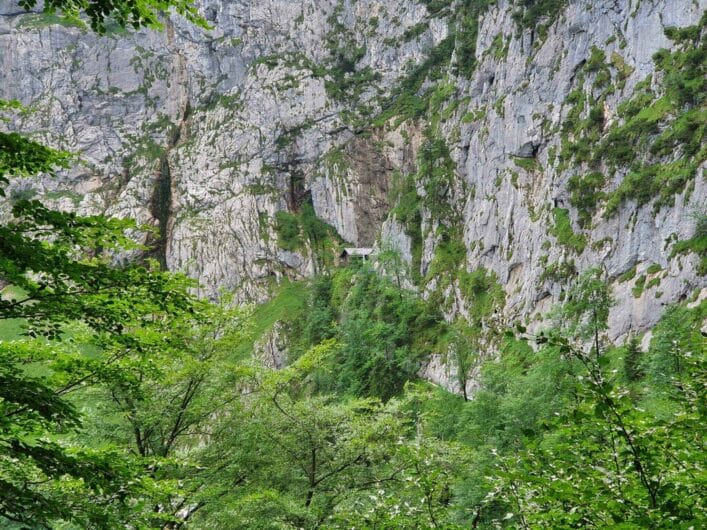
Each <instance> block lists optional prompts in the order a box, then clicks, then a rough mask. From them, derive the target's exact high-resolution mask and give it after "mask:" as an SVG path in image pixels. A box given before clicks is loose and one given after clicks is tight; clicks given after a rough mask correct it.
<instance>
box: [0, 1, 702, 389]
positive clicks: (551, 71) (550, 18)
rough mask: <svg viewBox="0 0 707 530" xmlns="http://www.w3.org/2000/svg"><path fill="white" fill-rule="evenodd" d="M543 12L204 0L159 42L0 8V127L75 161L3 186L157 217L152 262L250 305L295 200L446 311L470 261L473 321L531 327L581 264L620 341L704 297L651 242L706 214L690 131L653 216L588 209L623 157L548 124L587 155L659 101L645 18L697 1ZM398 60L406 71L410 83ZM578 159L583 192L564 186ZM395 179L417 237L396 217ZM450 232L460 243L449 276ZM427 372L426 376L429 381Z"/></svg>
mask: <svg viewBox="0 0 707 530" xmlns="http://www.w3.org/2000/svg"><path fill="white" fill-rule="evenodd" d="M546 3H548V4H552V6H551V7H552V9H551V10H548V11H547V12H546V13H541V14H540V16H538V17H536V18H535V19H533V20H530V22H528V20H525V19H526V18H527V16H526V17H525V18H524V16H523V11H522V10H521V9H520V8H519V7H518V6H516V5H514V3H513V2H509V1H508V0H500V1H498V2H495V3H494V2H477V3H476V4H475V3H474V2H468V1H464V2H436V3H430V2H416V1H413V0H388V1H374V0H359V1H353V0H348V1H336V0H327V1H323V2H322V1H314V0H309V1H303V2H291V1H286V0H265V1H258V2H248V1H239V2H225V1H217V0H210V1H205V2H203V3H202V5H201V7H202V12H203V13H204V14H205V16H206V18H207V19H208V20H209V21H211V23H212V24H213V26H214V30H213V31H211V32H203V31H201V30H199V29H196V28H193V27H191V26H189V25H187V24H186V23H184V22H183V21H181V20H177V19H174V20H169V21H166V22H165V30H164V31H163V32H161V33H155V32H149V31H140V32H137V33H134V34H125V33H122V32H115V33H112V34H109V35H107V36H104V37H97V36H95V35H93V34H91V33H87V32H84V31H83V30H81V29H80V28H75V27H65V26H60V25H52V24H49V22H50V20H48V19H47V17H45V16H44V15H41V14H29V15H27V14H23V13H21V10H19V9H17V7H16V5H15V3H14V2H9V1H3V2H0V68H1V69H2V72H3V73H4V75H3V76H2V78H1V79H0V97H3V98H8V99H9V98H17V99H19V100H20V101H21V102H22V103H24V104H25V105H27V106H28V107H29V109H30V112H29V113H27V114H26V115H23V116H21V117H20V118H18V120H17V122H16V123H14V124H11V125H10V126H12V127H16V128H19V129H21V130H23V131H30V132H32V133H33V134H35V135H36V136H37V137H39V138H41V139H42V140H44V141H46V142H48V143H50V144H52V145H55V146H57V147H61V148H64V149H68V150H71V151H74V152H78V153H80V156H81V162H80V163H77V164H76V165H75V167H74V168H72V169H71V170H70V171H67V172H64V173H62V174H60V178H59V179H34V180H24V181H21V182H16V183H15V191H14V193H15V194H17V195H18V196H19V195H23V196H27V195H28V194H30V195H31V194H33V193H38V194H42V195H44V196H45V197H46V198H48V199H49V200H51V201H53V202H54V204H55V205H57V206H59V207H63V208H74V209H78V210H80V211H84V212H96V211H98V212H105V213H108V214H116V215H121V216H132V217H135V218H137V219H138V220H140V221H141V222H145V223H148V224H155V225H160V227H161V230H162V236H161V239H160V240H159V241H152V243H154V244H156V251H155V252H156V254H157V257H158V258H159V259H161V260H163V261H164V262H165V264H166V265H167V266H168V267H170V268H173V269H182V270H185V271H186V272H188V273H189V274H191V275H193V276H195V277H197V278H198V279H199V280H200V281H201V282H202V284H203V285H204V294H207V295H213V294H215V293H216V292H217V290H218V289H219V288H221V287H225V288H228V289H235V290H236V291H237V292H238V293H239V297H240V299H241V300H249V299H263V298H264V297H266V296H267V294H268V286H269V285H270V284H271V280H272V278H279V277H281V276H290V277H301V276H307V275H311V274H313V273H315V272H316V271H317V270H319V269H320V268H321V267H322V263H321V262H320V260H318V257H317V248H315V245H313V244H311V242H308V241H307V240H306V238H303V239H304V240H303V241H302V242H301V244H297V245H295V244H289V243H288V244H283V240H282V237H283V236H282V233H281V232H280V231H279V230H278V226H279V225H278V222H280V223H283V222H284V221H283V220H282V218H281V217H280V218H279V217H278V212H290V213H292V215H293V216H297V215H300V213H301V212H303V211H304V210H305V209H306V208H307V205H311V207H312V208H313V209H314V211H315V212H316V214H317V216H318V217H319V218H320V219H322V220H324V221H326V222H327V223H329V224H330V225H332V226H333V227H334V228H335V229H336V230H337V231H338V234H339V236H341V238H342V239H343V240H345V241H348V242H350V243H351V244H356V245H361V246H364V245H369V244H371V243H373V241H378V244H381V245H386V246H392V247H394V248H397V249H399V250H400V252H401V255H402V256H403V257H404V258H405V260H406V261H407V262H408V263H409V265H410V269H411V270H410V271H409V272H410V277H411V278H412V279H415V281H416V282H417V284H418V285H419V287H420V289H421V290H422V291H423V292H424V293H425V295H426V296H438V297H439V298H440V300H441V303H442V305H443V307H444V308H445V311H446V312H447V314H448V315H449V317H450V318H453V317H454V316H455V315H459V314H461V315H466V316H470V313H473V311H474V308H473V303H474V301H473V300H474V297H473V296H469V292H470V291H469V289H468V288H467V286H465V283H464V281H463V278H461V276H462V275H463V274H471V273H473V272H474V271H478V270H480V269H481V270H484V271H486V273H488V274H489V275H492V276H493V278H494V279H495V281H496V282H497V283H498V284H500V285H501V286H502V287H503V290H504V292H505V303H504V304H502V306H500V307H498V308H497V310H496V311H495V312H494V314H493V319H495V320H496V321H501V323H511V322H513V321H516V320H524V321H525V322H526V323H528V324H531V325H537V324H538V323H539V321H538V318H539V315H541V314H542V313H544V312H545V311H546V310H547V309H549V308H550V306H551V305H552V304H554V303H555V302H557V301H558V300H561V299H562V297H563V293H564V291H565V289H566V288H567V285H569V283H571V281H572V279H573V278H574V276H575V275H576V274H577V273H579V272H581V271H582V270H584V269H586V268H588V267H590V266H593V265H597V264H601V266H602V267H604V268H605V270H606V274H607V277H608V278H610V279H611V280H612V281H613V287H614V292H615V294H616V298H617V304H616V306H615V307H614V309H613V310H612V315H611V319H610V320H611V329H610V336H611V338H614V339H616V338H619V339H620V338H622V337H625V336H626V335H627V334H628V333H632V332H641V331H643V330H645V329H647V328H648V327H649V326H650V325H652V324H653V323H655V322H656V320H657V319H658V317H659V316H660V313H661V311H662V307H663V305H665V304H668V303H672V302H675V301H678V300H681V299H684V298H685V297H688V296H692V295H694V293H695V292H696V290H698V291H699V289H702V293H703V294H702V296H703V295H704V286H705V282H704V271H701V270H699V268H700V256H698V255H697V254H695V253H694V252H685V253H680V254H677V255H676V254H675V252H673V248H674V244H675V242H676V241H685V240H689V239H690V238H691V237H692V235H693V234H694V232H695V230H696V224H697V219H698V218H699V216H700V215H702V216H704V213H705V210H704V204H705V200H706V199H707V189H706V187H707V184H706V182H705V178H704V167H705V164H704V143H702V144H701V145H700V146H698V149H701V151H700V152H699V153H697V154H696V155H694V156H693V157H692V158H691V159H690V160H691V163H693V164H694V165H695V166H696V169H695V168H693V169H694V171H693V172H692V174H691V176H689V177H688V178H686V179H685V182H684V183H683V185H682V186H677V187H676V189H675V190H674V191H673V192H671V193H669V194H668V198H667V199H666V200H665V201H663V204H662V205H659V206H655V200H654V197H653V196H651V197H649V198H648V200H642V199H640V198H639V199H637V198H635V197H633V196H631V194H630V193H623V192H622V193H623V195H621V194H619V198H620V200H618V202H617V201H614V202H615V203H617V204H614V206H613V211H612V212H610V214H607V208H608V206H609V204H610V202H611V201H610V197H611V195H612V193H613V194H614V196H617V193H614V192H615V190H617V189H619V190H622V189H623V188H621V185H622V184H621V183H622V182H623V181H624V179H626V178H628V177H627V175H629V174H630V173H631V169H630V167H629V166H630V164H628V163H619V164H616V163H612V162H607V161H606V160H604V159H603V158H602V156H601V153H599V154H596V153H592V156H591V157H590V158H592V157H593V158H592V160H591V161H588V158H587V156H584V159H581V158H580V155H581V153H582V152H581V150H580V149H579V147H582V146H579V144H580V141H583V140H582V139H583V138H585V137H587V136H589V133H587V134H585V133H584V132H582V131H581V130H579V129H578V128H577V127H575V128H574V129H572V127H571V125H572V123H581V124H584V125H583V126H586V129H587V131H589V132H590V133H591V134H592V135H594V136H591V138H590V139H589V140H587V143H588V144H589V148H590V149H594V150H595V151H596V150H599V151H601V150H602V149H606V145H605V144H603V143H602V142H605V140H606V137H607V136H608V135H609V134H611V132H612V131H613V130H615V129H616V128H617V127H619V126H620V124H622V123H624V122H625V121H626V120H627V118H625V117H623V115H622V114H621V113H622V112H623V111H622V110H621V109H622V107H621V105H622V103H624V104H625V102H627V101H629V100H631V98H632V97H634V96H635V95H636V94H638V93H639V92H640V91H641V90H643V91H644V92H645V91H646V88H645V87H646V83H647V84H648V85H647V86H648V89H649V90H650V91H652V93H653V94H654V95H655V98H653V99H650V98H649V99H650V101H654V100H655V99H656V98H659V97H660V96H661V94H662V92H661V91H662V90H663V88H662V87H663V85H664V83H663V81H664V79H665V77H666V74H665V73H663V72H660V71H658V70H657V67H656V61H655V60H654V58H653V56H654V54H655V53H656V52H658V50H660V49H661V48H666V49H668V50H670V51H678V50H680V49H684V48H685V46H683V47H682V48H681V45H680V44H679V42H676V40H675V39H671V38H669V37H668V35H666V28H670V27H678V28H683V27H687V26H694V25H697V24H699V22H700V18H701V17H702V13H703V12H704V10H705V8H706V7H707V5H706V3H705V2H704V0H698V1H693V0H639V1H636V0H618V1H617V0H597V1H594V2H585V1H575V0H572V1H568V2H564V1H561V0H558V1H556V2H546ZM436 4H440V6H441V7H440V6H437V7H434V6H435V5H436ZM477 4H478V5H477ZM487 4H491V5H487ZM518 4H520V3H518ZM538 4H542V3H541V2H538ZM469 6H471V8H470V7H469ZM479 6H482V7H479ZM470 9H471V11H470V12H471V13H472V15H471V16H469V17H465V13H467V12H469V10H470ZM477 14H478V15H479V16H478V24H477V23H476V22H475V21H476V20H477V18H476V15H477ZM470 21H472V22H470ZM702 31H704V30H702ZM693 37H694V36H693ZM697 39H698V40H699V34H698V37H697ZM449 43H452V45H451V46H448V44H449ZM470 46H471V48H470ZM688 47H689V46H688ZM469 50H471V51H469ZM597 50H598V51H597ZM425 68H426V70H425ZM420 71H423V72H425V75H427V80H426V81H424V82H420V83H417V84H411V83H410V79H411V78H414V76H415V73H416V72H418V73H419V72H420ZM432 72H434V75H432V74H431V73H432ZM646 79H648V81H646ZM411 86H412V87H413V88H412V89H411V88H410V87H411ZM401 87H403V88H402V89H401ZM405 87H407V88H405ZM405 90H408V91H412V92H411V93H406V92H405ZM423 94H424V97H418V98H417V99H415V98H409V99H410V101H413V102H417V104H419V105H421V108H422V110H420V109H418V110H416V111H415V112H410V111H409V108H408V107H406V106H405V105H403V104H401V103H400V102H401V101H403V102H404V101H407V100H406V99H405V97H406V96H411V95H412V96H421V95H423ZM578 94H579V96H578ZM578 100H581V101H582V103H581V105H580V104H579V103H578ZM597 102H600V105H597ZM647 104H648V103H646V105H647ZM396 105H397V107H396ZM702 105H704V103H702ZM391 107H392V108H393V112H389V111H390V109H391ZM580 107H581V108H580ZM683 107H684V108H688V107H689V104H686V105H683ZM396 108H397V110H395V109H396ZM597 109H598V110H597ZM381 112H382V113H383V115H385V116H386V117H387V118H389V119H381V118H380V116H381ZM386 112H388V114H387V115H386V114H385V113H386ZM592 112H593V114H592ZM670 112H671V111H666V113H665V116H668V117H669V116H670V115H671V114H670ZM672 112H673V114H675V113H676V112H677V111H672ZM680 112H682V110H680ZM597 114H600V116H598V117H597ZM401 115H402V118H401ZM410 116H414V118H412V119H407V120H406V119H404V118H405V117H410ZM592 116H593V119H594V121H591V120H590V117H592ZM702 116H704V115H702ZM668 117H664V121H665V120H668ZM671 119H672V118H671ZM572 120H574V122H572ZM588 120H590V121H588ZM571 122H572V123H571ZM568 123H569V125H568ZM597 123H598V125H597ZM657 127H658V130H657V131H653V132H650V133H649V134H648V136H650V134H653V136H655V135H657V134H659V132H660V128H661V127H662V128H663V129H664V128H665V124H664V123H663V122H660V121H659V123H658V126H657ZM681 150H684V148H683V147H682V146H680V145H678V146H677V147H675V149H674V152H673V153H672V154H671V153H668V154H665V153H664V154H663V155H662V158H660V157H658V158H659V160H660V161H661V162H662V163H669V162H670V161H672V160H673V159H674V158H675V157H676V156H678V157H679V156H682V155H681V153H682V151H681ZM639 154H640V156H643V157H644V158H645V157H646V156H647V157H649V158H650V156H653V155H645V153H644V151H641V153H639ZM644 155H645V156H644ZM592 171H594V172H599V173H601V174H602V178H603V179H604V180H603V181H602V182H601V184H600V185H599V186H598V187H597V186H594V187H592V186H588V187H587V186H586V185H585V187H584V188H581V187H579V188H578V185H577V178H578V177H582V178H584V176H586V175H588V174H590V173H591V172H592ZM409 177H411V179H410V178H409ZM573 177H574V178H575V179H574V181H573V180H572V179H573ZM440 178H442V180H443V181H444V182H443V183H442V184H440V182H437V181H434V179H437V180H439V179H440ZM582 178H580V179H579V182H580V183H585V184H586V183H587V182H589V181H587V180H582ZM406 179H408V180H407V182H412V184H411V185H412V187H413V189H412V191H411V193H413V195H416V196H417V197H418V199H419V204H417V208H419V219H418V221H417V222H418V224H417V226H413V225H411V223H410V221H409V219H408V220H407V221H405V220H404V219H403V217H404V215H403V214H402V213H401V207H400V193H399V192H400V187H401V182H403V181H405V180H406ZM433 181H434V182H433ZM572 182H574V184H572ZM573 186H574V187H573ZM67 189H70V190H72V191H66V190H67ZM578 190H579V191H578ZM408 191H410V190H408ZM629 191H631V190H629ZM634 191H635V190H634ZM596 193H600V194H604V195H602V196H601V197H602V198H600V199H596V200H594V201H593V202H594V203H593V204H589V205H588V206H587V205H584V203H586V202H587V201H584V202H583V201H582V198H583V197H586V196H587V194H590V195H591V194H596ZM659 193H660V190H659ZM435 194H436V195H435ZM573 194H574V195H573ZM582 205H584V206H582ZM693 212H695V213H696V214H697V215H696V216H691V215H690V214H691V213H693ZM408 213H409V212H408ZM293 218H295V217H293ZM278 219H280V221H278ZM287 219H290V218H287ZM580 223H581V224H580ZM413 224H414V223H413ZM445 227H446V228H445ZM450 227H451V228H450ZM450 241H452V242H457V241H458V242H461V243H463V250H464V252H463V255H462V256H461V258H460V257H459V255H460V254H459V253H458V252H457V254H458V256H457V258H455V260H456V261H453V264H452V266H451V268H450V267H446V266H443V260H442V256H441V254H442V253H443V252H442V251H443V250H444V249H445V245H447V246H449V245H450V244H451V243H450ZM440 249H441V250H440ZM445 267H446V268H445ZM460 271H461V272H460ZM489 277H491V276H489ZM472 291H473V289H472ZM485 318H487V319H488V318H491V317H488V316H486V317H485ZM433 364H434V363H433ZM435 366H438V367H437V368H435V369H433V370H431V372H430V373H429V374H428V375H429V376H430V377H431V378H436V379H440V380H445V376H444V374H442V373H441V371H442V368H440V367H439V366H441V365H435Z"/></svg>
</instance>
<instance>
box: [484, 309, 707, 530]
mask: <svg viewBox="0 0 707 530" xmlns="http://www.w3.org/2000/svg"><path fill="white" fill-rule="evenodd" d="M705 305H706V304H704V303H703V304H702V305H701V306H700V307H699V308H697V309H696V310H695V312H696V313H697V315H698V316H695V317H694V318H692V319H690V321H691V322H692V323H693V324H692V325H693V326H695V327H697V328H699V326H698V324H697V322H698V321H701V320H702V318H703V317H704V311H705ZM668 319H669V318H668ZM693 329H694V328H693ZM549 341H550V343H552V344H553V345H554V346H555V347H557V348H559V349H560V351H561V352H562V353H563V355H565V356H567V357H568V358H575V359H578V360H579V361H580V362H581V363H582V364H583V366H584V371H583V373H582V378H581V379H580V385H579V387H578V393H577V399H576V401H575V404H574V406H572V407H570V408H569V409H568V410H567V411H566V412H565V413H564V414H561V416H560V419H559V420H558V421H557V422H556V423H555V424H554V426H553V428H552V430H551V431H550V432H549V433H548V434H547V435H546V436H545V437H543V438H542V439H538V440H537V441H536V443H534V444H533V445H532V447H529V448H528V449H527V450H525V451H522V452H520V453H518V454H516V455H513V456H508V457H505V458H502V459H499V464H498V468H497V473H496V482H495V489H494V490H493V492H492V494H491V495H490V496H489V500H496V499H502V500H506V501H507V502H509V506H511V510H510V511H509V512H508V517H507V519H506V520H505V522H504V521H502V520H501V519H502V518H501V519H499V520H498V521H497V523H498V524H504V525H506V526H511V527H519V528H534V527H548V528H575V527H585V526H602V527H622V528H683V527H684V528H689V527H693V528H699V527H702V526H704V525H705V523H706V520H705V515H704V514H705V506H704V495H703V488H704V479H703V472H702V470H701V466H702V464H701V462H702V460H703V457H704V452H705V445H704V435H705V411H706V410H707V409H706V408H705V406H704V391H703V390H704V385H705V383H707V379H706V378H705V377H706V375H705V374H707V370H705V368H706V367H707V364H706V363H707V358H706V356H705V351H704V348H703V345H704V343H703V342H702V344H701V345H700V344H697V345H695V343H692V344H690V343H689V342H688V343H684V342H683V343H682V344H681V345H678V346H676V349H675V350H674V351H673V353H672V354H673V355H678V356H679V357H680V363H681V366H682V369H681V371H680V372H679V373H676V374H674V375H673V376H672V377H671V379H670V383H669V385H670V386H672V387H674V389H675V390H676V391H675V392H670V393H669V394H668V400H669V401H668V404H669V406H670V408H671V410H670V413H668V414H656V413H655V411H652V410H646V408H644V406H637V403H636V402H635V401H634V400H633V398H632V393H631V392H630V391H629V389H627V388H625V387H623V386H622V384H621V380H620V378H619V377H617V376H616V375H615V373H616V371H615V370H611V369H610V366H609V364H610V359H609V357H607V356H602V357H600V358H598V359H597V358H596V357H595V356H593V355H591V354H590V353H587V352H584V351H582V350H580V349H578V348H577V347H576V346H573V345H571V343H570V342H569V341H568V340H567V339H565V338H562V337H560V336H555V337H552V338H550V339H549ZM653 391H654V390H653ZM653 391H652V392H653Z"/></svg>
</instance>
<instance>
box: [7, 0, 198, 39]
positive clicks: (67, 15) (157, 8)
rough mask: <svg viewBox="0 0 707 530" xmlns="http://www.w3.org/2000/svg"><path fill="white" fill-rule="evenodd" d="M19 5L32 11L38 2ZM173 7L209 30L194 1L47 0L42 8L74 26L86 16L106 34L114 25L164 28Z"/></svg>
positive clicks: (24, 0) (32, 0) (25, 0)
mask: <svg viewBox="0 0 707 530" xmlns="http://www.w3.org/2000/svg"><path fill="white" fill-rule="evenodd" d="M19 4H20V7H22V8H24V9H26V10H30V9H32V8H34V7H35V6H36V5H37V1H36V0H20V2H19ZM171 8H173V9H174V10H175V11H176V12H177V13H179V14H180V15H182V16H183V17H185V18H186V19H187V20H188V21H189V22H191V23H193V24H196V25H198V26H201V27H202V28H208V27H209V26H208V24H207V23H206V20H204V19H203V18H202V17H201V15H199V13H198V11H197V9H196V7H195V6H194V4H193V3H192V2H191V1H190V0H170V1H167V2H163V1H159V0H47V1H45V2H44V4H43V6H42V9H43V11H44V13H46V14H48V15H54V14H55V13H56V12H57V11H59V12H61V19H63V20H66V21H67V22H71V23H74V24H80V23H81V15H83V14H85V15H86V16H87V17H88V19H89V23H90V26H91V29H92V30H93V31H96V32H97V33H105V32H106V29H107V25H108V24H109V23H110V22H113V23H114V24H117V25H118V26H119V27H121V28H126V27H128V26H130V27H132V28H134V29H138V28H141V27H149V28H161V27H162V24H161V23H160V20H159V17H160V15H165V14H168V13H169V11H170V9H171Z"/></svg>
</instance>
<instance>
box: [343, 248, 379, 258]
mask: <svg viewBox="0 0 707 530" xmlns="http://www.w3.org/2000/svg"><path fill="white" fill-rule="evenodd" d="M344 254H346V255H348V256H370V255H371V254H373V247H344Z"/></svg>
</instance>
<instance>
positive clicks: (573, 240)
mask: <svg viewBox="0 0 707 530" xmlns="http://www.w3.org/2000/svg"><path fill="white" fill-rule="evenodd" d="M552 216H553V218H554V221H555V223H554V226H553V227H552V228H551V230H550V232H551V233H552V235H554V236H555V237H556V238H557V241H558V242H559V243H560V244H561V245H565V246H566V247H569V248H571V249H572V250H574V251H575V252H577V253H578V254H581V253H582V252H584V248H585V247H586V246H587V238H586V236H585V235H584V234H576V233H575V232H574V230H572V221H571V220H570V216H569V210H567V209H566V208H555V209H553V210H552Z"/></svg>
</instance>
